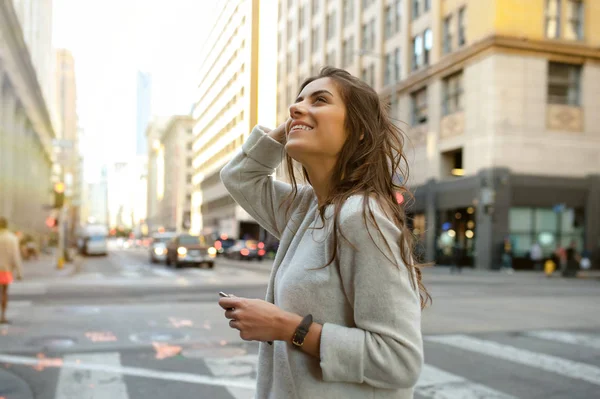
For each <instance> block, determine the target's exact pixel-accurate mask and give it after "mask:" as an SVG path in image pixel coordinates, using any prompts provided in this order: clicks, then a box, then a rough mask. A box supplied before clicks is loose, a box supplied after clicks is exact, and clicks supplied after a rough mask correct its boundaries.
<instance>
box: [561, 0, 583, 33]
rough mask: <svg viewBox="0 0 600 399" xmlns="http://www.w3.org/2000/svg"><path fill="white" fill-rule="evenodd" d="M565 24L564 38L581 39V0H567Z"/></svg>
mask: <svg viewBox="0 0 600 399" xmlns="http://www.w3.org/2000/svg"><path fill="white" fill-rule="evenodd" d="M567 6H568V7H567V26H566V29H565V39H569V40H582V39H583V1H581V0H569V3H568V4H567Z"/></svg>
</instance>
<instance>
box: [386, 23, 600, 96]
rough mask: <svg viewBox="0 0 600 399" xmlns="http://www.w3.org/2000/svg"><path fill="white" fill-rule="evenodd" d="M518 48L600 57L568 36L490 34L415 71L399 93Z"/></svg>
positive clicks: (400, 84)
mask: <svg viewBox="0 0 600 399" xmlns="http://www.w3.org/2000/svg"><path fill="white" fill-rule="evenodd" d="M494 50H496V51H499V52H507V53H510V52H519V53H523V54H526V53H529V54H536V53H537V54H546V55H548V56H549V57H565V58H567V59H571V60H572V61H573V62H581V63H582V62H584V61H585V60H592V61H595V62H599V61H600V48H597V47H592V46H589V45H585V44H581V43H577V42H572V41H565V40H532V39H527V38H520V37H511V36H498V35H492V36H488V37H486V38H484V39H482V40H479V41H477V42H475V43H473V44H471V45H469V46H467V47H465V48H463V49H461V50H458V51H455V52H453V53H451V54H448V55H446V56H444V57H442V58H441V59H440V61H439V62H437V63H436V64H434V65H431V66H429V67H427V68H424V69H422V70H419V71H418V72H415V73H412V74H411V75H410V76H409V77H408V78H407V79H404V80H402V81H400V82H398V84H396V90H397V92H398V93H405V92H407V91H408V92H412V91H414V90H417V89H419V88H420V87H421V86H424V85H426V84H428V83H429V80H430V79H431V78H433V77H438V76H446V75H448V74H451V73H453V72H456V71H458V70H460V69H462V68H463V67H464V66H465V64H467V63H468V62H469V61H470V60H472V59H475V58H476V57H478V56H480V55H482V54H484V53H486V52H488V51H494ZM391 93H392V88H391V87H386V88H384V89H382V90H381V91H380V95H381V96H382V97H386V96H390V94H391Z"/></svg>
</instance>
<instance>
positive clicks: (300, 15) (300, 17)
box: [298, 6, 305, 29]
mask: <svg viewBox="0 0 600 399" xmlns="http://www.w3.org/2000/svg"><path fill="white" fill-rule="evenodd" d="M304 17H305V15H304V6H302V7H300V10H299V11H298V29H302V28H303V27H304Z"/></svg>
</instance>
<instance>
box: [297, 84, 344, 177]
mask: <svg viewBox="0 0 600 399" xmlns="http://www.w3.org/2000/svg"><path fill="white" fill-rule="evenodd" d="M290 118H291V120H290V122H289V123H288V126H287V142H286V145H285V149H286V151H287V153H288V154H289V156H291V157H292V158H293V159H295V160H296V161H298V162H300V163H301V164H303V165H305V166H306V164H307V163H310V162H311V160H313V159H321V160H325V159H328V160H330V161H331V160H333V161H335V160H336V159H337V157H338V155H339V153H340V151H341V149H342V147H343V145H344V143H345V141H346V138H347V133H346V131H345V127H344V121H345V119H346V105H345V104H344V101H343V99H342V96H341V93H340V91H339V90H338V88H337V87H336V85H335V83H334V82H333V80H332V79H330V78H321V79H317V80H315V81H313V82H311V83H309V84H308V85H306V87H304V89H303V90H302V91H301V92H300V94H299V95H298V98H297V99H296V102H295V103H294V104H292V105H291V106H290Z"/></svg>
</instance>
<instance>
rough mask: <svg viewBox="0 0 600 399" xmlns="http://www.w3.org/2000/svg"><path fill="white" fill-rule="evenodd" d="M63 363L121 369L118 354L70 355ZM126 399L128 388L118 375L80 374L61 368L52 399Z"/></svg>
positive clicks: (98, 372)
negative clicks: (53, 398) (90, 364)
mask: <svg viewBox="0 0 600 399" xmlns="http://www.w3.org/2000/svg"><path fill="white" fill-rule="evenodd" d="M63 362H66V363H71V362H73V363H77V362H80V363H81V362H83V363H98V364H103V365H106V366H110V367H119V366H120V365H121V356H120V355H119V353H118V352H107V353H90V354H83V353H80V354H72V355H68V356H65V357H64V358H63ZM75 398H89V399H129V395H128V394H127V387H126V386H125V381H123V376H122V374H120V373H115V372H111V371H104V370H94V371H93V372H91V373H82V372H81V370H78V369H75V368H70V367H64V368H62V369H61V370H60V375H59V379H58V385H57V387H56V396H55V399H75Z"/></svg>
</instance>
